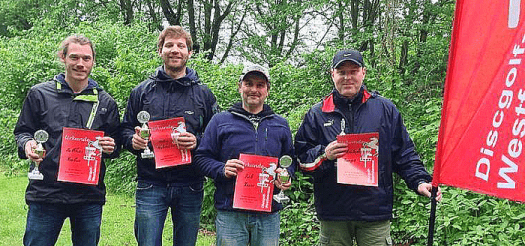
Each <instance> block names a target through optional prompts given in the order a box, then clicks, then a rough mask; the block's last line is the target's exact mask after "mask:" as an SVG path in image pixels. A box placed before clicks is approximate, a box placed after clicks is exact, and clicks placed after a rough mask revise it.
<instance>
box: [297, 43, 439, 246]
mask: <svg viewBox="0 0 525 246" xmlns="http://www.w3.org/2000/svg"><path fill="white" fill-rule="evenodd" d="M330 73H331V77H332V81H333V83H334V87H335V89H334V90H333V91H332V92H331V93H330V94H329V95H328V96H327V97H325V98H324V99H323V100H322V102H320V103H317V104H316V105H314V106H313V107H312V108H311V109H310V110H309V111H308V113H307V114H306V116H305V117H304V120H303V122H302V124H301V126H300V128H299V130H298V132H297V134H296V136H295V149H296V153H297V156H298V158H299V162H300V167H301V169H302V171H304V172H305V173H308V174H311V175H312V176H313V180H314V196H315V207H316V210H317V216H318V218H319V220H320V221H321V231H320V238H319V241H320V244H321V245H353V242H354V240H355V241H356V242H357V245H359V246H363V245H373V246H377V245H392V239H391V238H390V219H391V218H392V204H393V192H394V189H393V185H394V184H393V179H392V173H393V172H396V173H397V174H399V175H400V176H401V177H402V178H403V179H404V180H405V182H406V183H407V185H408V186H409V187H410V188H411V189H412V190H414V191H416V192H417V193H418V194H421V195H425V196H430V190H431V187H432V186H431V184H430V183H429V182H430V181H431V176H430V175H429V174H428V173H427V171H426V170H425V168H424V166H423V163H422V162H421V160H420V158H419V156H418V154H417V153H416V150H415V146H414V143H413V142H412V140H411V139H410V137H409V135H408V132H407V131H406V129H405V126H404V125H403V120H402V118H401V115H400V113H399V111H398V110H397V108H396V107H395V105H394V104H393V103H392V102H391V101H390V100H388V99H386V98H383V97H381V96H379V95H378V94H376V93H374V92H369V91H368V90H367V89H366V87H365V86H364V85H363V80H364V78H365V75H366V68H365V64H364V61H363V57H362V55H361V53H360V52H358V51H355V50H342V51H339V52H337V53H336V54H335V56H334V58H333V60H332V68H331V70H330ZM372 132H377V133H379V150H378V152H379V156H378V185H377V186H360V185H349V184H340V183H338V182H337V165H336V162H337V158H341V157H342V156H343V155H344V154H345V153H346V152H347V151H348V146H347V144H345V143H342V142H338V141H337V140H336V137H337V135H344V134H360V133H372ZM439 199H441V192H438V200H439Z"/></svg>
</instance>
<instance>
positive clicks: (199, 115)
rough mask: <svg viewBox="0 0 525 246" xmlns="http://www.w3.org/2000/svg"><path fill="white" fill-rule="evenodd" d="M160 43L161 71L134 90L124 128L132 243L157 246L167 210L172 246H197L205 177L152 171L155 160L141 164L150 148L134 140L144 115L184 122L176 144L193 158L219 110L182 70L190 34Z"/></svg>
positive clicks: (188, 170)
mask: <svg viewBox="0 0 525 246" xmlns="http://www.w3.org/2000/svg"><path fill="white" fill-rule="evenodd" d="M158 40H159V41H158V54H159V56H160V57H161V58H162V59H163V60H164V65H163V66H160V67H159V68H157V70H156V71H155V74H153V75H152V76H151V77H150V78H149V79H147V80H145V81H143V82H142V83H140V84H139V85H138V86H137V87H135V88H134V89H133V90H132V92H131V95H130V97H129V99H128V105H127V108H126V112H125V115H124V120H123V122H122V125H123V129H122V135H123V141H124V147H125V148H126V149H127V150H129V151H131V152H132V153H134V154H136V155H137V174H138V177H137V179H138V184H137V192H136V204H137V207H136V215H135V237H136V238H137V242H138V244H139V245H148V246H150V245H161V244H162V230H163V227H164V222H165V220H166V216H167V212H168V209H169V208H171V215H172V219H173V238H174V245H195V243H196V240H197V232H198V229H199V219H200V211H201V206H202V198H203V181H204V177H203V176H202V175H201V174H199V173H198V172H197V170H196V168H195V165H194V163H191V164H189V165H181V166H176V167H169V168H162V169H156V168H155V160H154V159H152V158H142V156H141V154H140V153H142V152H143V150H144V149H145V148H146V146H148V144H149V149H152V146H151V144H150V143H148V141H146V140H145V139H143V138H141V137H140V136H139V135H138V133H139V131H140V129H141V127H140V126H141V125H142V124H141V123H140V122H139V121H138V119H137V115H138V113H139V112H140V111H146V112H148V113H149V115H150V116H151V118H150V120H152V121H157V120H165V119H170V118H175V117H184V120H185V124H186V132H184V133H181V135H180V136H179V137H178V138H177V139H176V141H177V144H178V146H179V147H181V148H182V149H186V150H190V151H192V152H193V151H194V150H195V148H196V147H197V146H198V144H199V142H200V138H201V134H202V133H203V132H204V129H205V127H206V125H207V124H208V122H209V121H210V119H211V117H212V116H213V114H215V113H216V112H217V111H218V107H217V102H216V99H215V96H214V95H213V93H212V92H211V91H210V89H209V88H208V87H207V86H206V85H204V84H202V83H201V82H200V81H199V77H198V76H197V73H196V72H195V71H194V70H192V69H190V68H187V67H186V62H187V61H188V59H189V57H190V56H191V54H192V50H191V47H192V41H191V36H190V35H189V33H187V32H186V31H184V30H183V29H182V28H181V27H180V26H170V27H167V28H166V29H165V30H164V31H162V32H161V33H160V35H159V39H158Z"/></svg>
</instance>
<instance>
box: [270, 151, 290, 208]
mask: <svg viewBox="0 0 525 246" xmlns="http://www.w3.org/2000/svg"><path fill="white" fill-rule="evenodd" d="M279 165H280V166H281V167H282V168H283V170H282V171H281V172H280V173H279V179H280V180H281V183H282V184H285V183H288V181H289V180H290V174H289V173H288V171H287V170H286V168H288V167H289V166H291V165H292V157H290V156H289V155H283V156H281V158H280V159H279ZM273 199H274V200H275V201H276V202H278V203H283V202H289V201H290V198H289V197H287V196H286V195H285V194H284V192H283V190H281V191H280V192H279V194H277V195H275V196H274V197H273Z"/></svg>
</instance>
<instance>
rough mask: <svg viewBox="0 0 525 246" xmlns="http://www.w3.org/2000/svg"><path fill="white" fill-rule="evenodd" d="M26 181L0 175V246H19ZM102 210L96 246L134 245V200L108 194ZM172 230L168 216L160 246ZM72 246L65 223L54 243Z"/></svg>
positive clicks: (211, 239)
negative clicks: (99, 232) (98, 238)
mask: <svg viewBox="0 0 525 246" xmlns="http://www.w3.org/2000/svg"><path fill="white" fill-rule="evenodd" d="M26 186H27V177H25V176H18V177H6V176H5V175H3V174H2V173H1V172H0V245H2V246H3V245H6V246H7V245H22V238H23V236H24V231H25V223H26V216H27V209H28V207H27V205H26V203H25V200H24V193H25V188H26ZM106 198H107V202H106V205H105V206H104V208H103V214H102V226H101V237H100V242H99V245H101V246H112V245H118V246H123V245H136V244H137V243H136V241H135V236H134V234H133V222H134V218H135V208H134V205H135V200H134V198H133V197H129V196H127V195H119V194H108V195H107V197H106ZM172 231H173V226H172V223H171V216H168V219H167V220H166V224H165V226H164V233H163V245H172V244H173V240H172V239H171V237H172ZM214 243H215V236H213V235H207V234H204V233H199V236H198V239H197V245H199V246H210V245H214ZM56 245H57V246H60V245H71V227H70V225H69V220H66V222H65V223H64V226H63V227H62V231H61V232H60V236H59V238H58V241H57V243H56Z"/></svg>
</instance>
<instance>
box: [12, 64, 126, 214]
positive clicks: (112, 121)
mask: <svg viewBox="0 0 525 246" xmlns="http://www.w3.org/2000/svg"><path fill="white" fill-rule="evenodd" d="M95 93H96V94H97V98H98V99H97V100H98V103H99V104H98V108H97V111H96V114H95V117H94V120H93V124H92V126H91V128H90V129H93V130H99V131H104V136H109V137H112V138H113V139H114V140H115V150H114V151H113V153H112V154H111V155H107V154H103V155H102V157H103V158H116V157H118V155H119V150H120V134H119V133H120V131H119V125H120V117H119V111H118V108H117V103H116V102H115V100H113V98H112V97H111V96H110V95H109V94H108V93H107V92H105V91H104V90H103V89H102V88H100V87H99V86H98V84H97V82H95V81H94V80H91V79H89V81H88V86H87V87H86V88H85V89H84V90H83V91H82V92H80V93H77V94H75V93H73V90H72V89H71V88H70V87H69V85H68V83H67V82H66V81H65V76H64V74H59V75H57V76H55V78H54V79H53V80H51V81H48V82H44V83H40V84H37V85H35V86H33V87H32V88H31V89H30V90H29V92H28V93H27V97H26V99H25V101H24V106H23V107H22V111H21V112H20V116H19V118H18V122H17V123H16V126H15V130H14V133H15V136H16V141H17V145H18V155H19V157H20V158H23V159H26V158H27V157H26V155H25V150H24V147H25V145H26V143H27V141H29V140H31V139H33V134H34V133H35V131H37V130H45V131H46V132H47V133H49V139H48V141H47V142H45V143H44V144H43V145H44V148H45V149H46V156H45V158H44V160H43V161H42V163H40V166H39V170H40V172H41V173H42V174H43V175H44V180H29V185H28V186H27V189H26V195H25V198H26V202H27V203H30V202H45V203H61V204H75V203H97V204H104V203H105V195H106V186H105V185H104V175H105V172H106V165H105V163H104V160H102V164H101V166H100V176H99V183H98V185H82V184H76V183H67V182H58V181H57V176H58V167H59V160H60V153H61V146H62V128H63V127H71V128H80V129H87V121H88V119H89V115H90V114H91V111H92V109H93V104H94V102H93V101H86V100H79V99H80V98H81V97H79V96H83V95H89V96H91V95H94V94H95Z"/></svg>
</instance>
